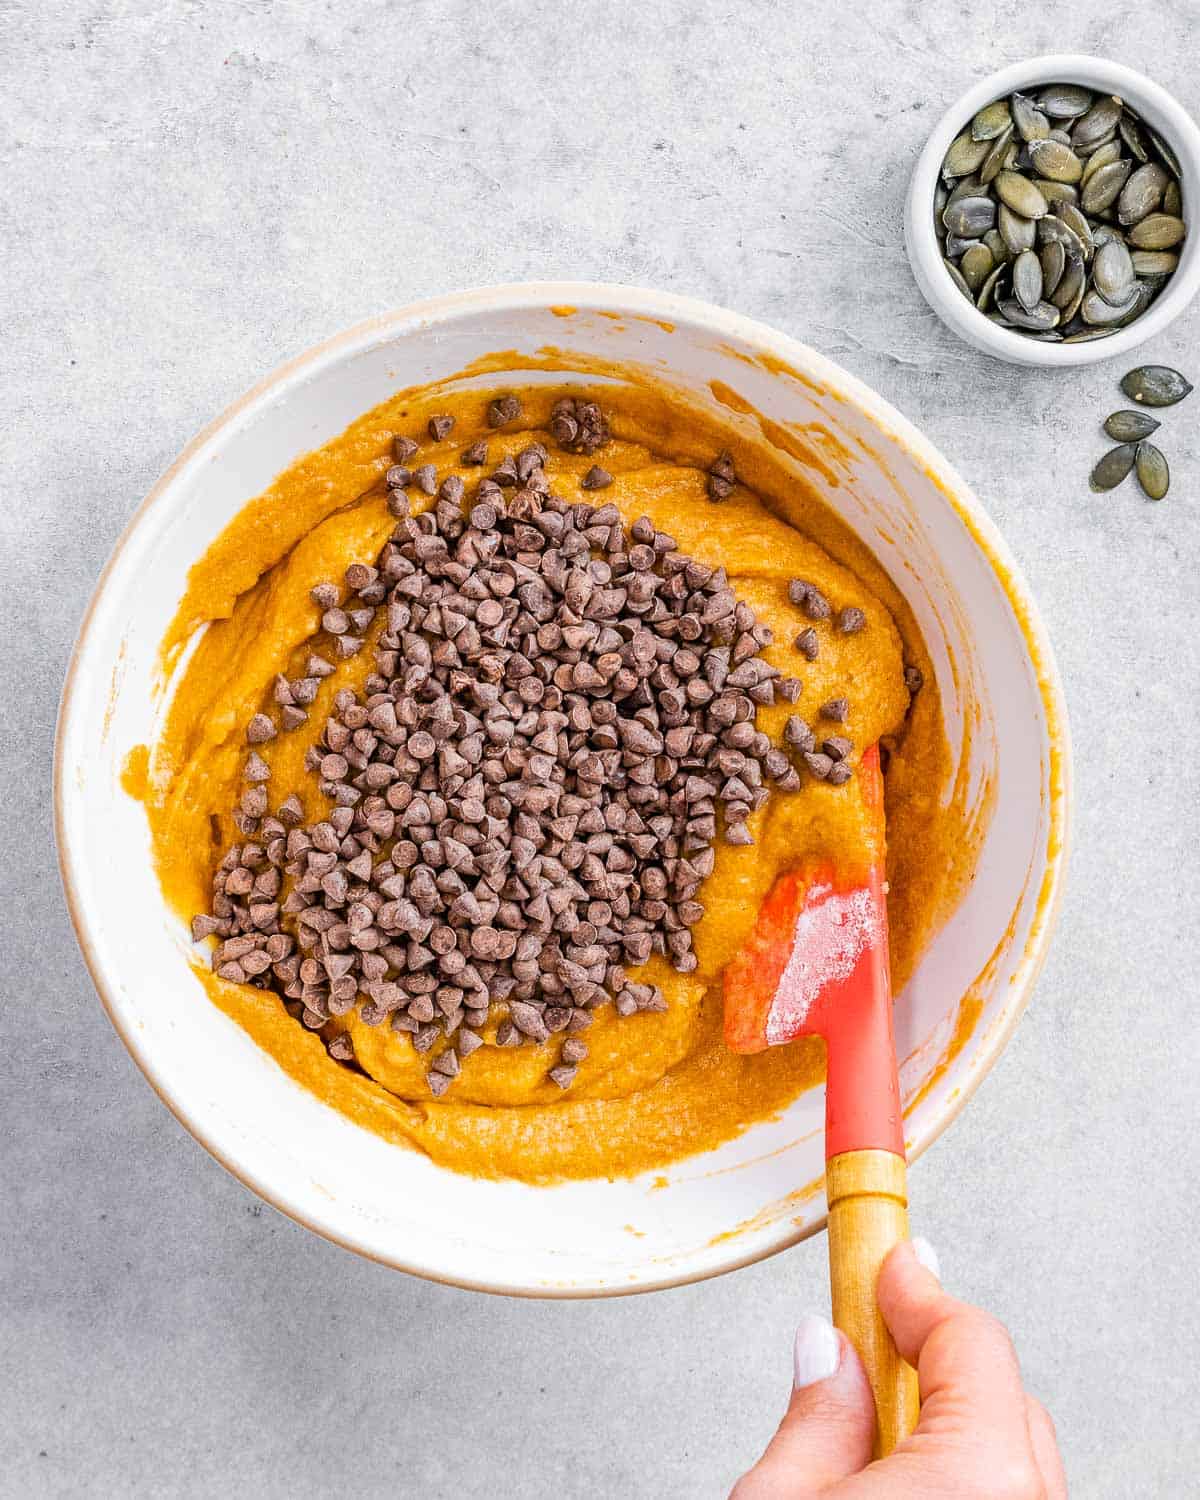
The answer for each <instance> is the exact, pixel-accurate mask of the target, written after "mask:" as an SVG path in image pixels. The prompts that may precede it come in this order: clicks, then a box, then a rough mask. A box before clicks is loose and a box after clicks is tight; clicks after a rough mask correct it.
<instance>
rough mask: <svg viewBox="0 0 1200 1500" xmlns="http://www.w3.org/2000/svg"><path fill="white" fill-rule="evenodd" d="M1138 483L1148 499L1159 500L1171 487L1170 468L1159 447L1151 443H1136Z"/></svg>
mask: <svg viewBox="0 0 1200 1500" xmlns="http://www.w3.org/2000/svg"><path fill="white" fill-rule="evenodd" d="M1135 462H1136V464H1137V477H1138V483H1139V484H1140V485H1141V487H1142V489H1143V490H1144V491H1145V492H1146V498H1147V499H1148V500H1161V499H1162V498H1163V497H1164V496H1165V495H1166V493H1167V491H1168V490H1169V489H1170V487H1171V470H1170V469H1169V468H1168V466H1167V460H1166V459H1165V458H1164V457H1163V454H1162V452H1161V450H1160V449H1158V448H1156V447H1155V446H1154V444H1153V443H1147V442H1141V443H1139V444H1138V445H1137V458H1136V460H1135Z"/></svg>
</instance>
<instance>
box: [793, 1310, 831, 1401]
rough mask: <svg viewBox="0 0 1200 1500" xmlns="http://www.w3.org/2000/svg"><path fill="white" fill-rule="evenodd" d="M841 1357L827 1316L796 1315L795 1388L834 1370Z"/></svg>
mask: <svg viewBox="0 0 1200 1500" xmlns="http://www.w3.org/2000/svg"><path fill="white" fill-rule="evenodd" d="M841 1358H842V1346H841V1344H840V1343H839V1342H838V1336H837V1333H836V1331H835V1329H834V1326H833V1324H832V1323H830V1322H829V1321H828V1319H826V1318H819V1317H817V1315H816V1314H815V1313H814V1314H812V1316H810V1317H807V1318H801V1319H800V1326H799V1328H797V1329H796V1373H795V1386H796V1389H797V1390H798V1391H802V1390H803V1389H804V1387H805V1386H806V1385H816V1383H817V1381H818V1380H828V1379H829V1377H830V1376H831V1375H833V1374H836V1372H837V1367H838V1365H839V1364H840V1363H841Z"/></svg>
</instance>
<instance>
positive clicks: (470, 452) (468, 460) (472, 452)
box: [459, 438, 488, 467]
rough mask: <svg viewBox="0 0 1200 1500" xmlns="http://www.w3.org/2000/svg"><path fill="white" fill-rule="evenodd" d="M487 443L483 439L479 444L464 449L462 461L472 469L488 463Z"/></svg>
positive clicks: (461, 456)
mask: <svg viewBox="0 0 1200 1500" xmlns="http://www.w3.org/2000/svg"><path fill="white" fill-rule="evenodd" d="M487 456H488V448H487V443H485V442H484V440H483V439H482V438H480V439H479V441H478V442H477V443H472V444H471V446H470V447H469V448H464V449H463V451H462V453H461V454H460V455H459V458H460V461H461V462H462V463H464V464H467V465H469V466H471V467H474V466H476V465H478V464H485V463H487Z"/></svg>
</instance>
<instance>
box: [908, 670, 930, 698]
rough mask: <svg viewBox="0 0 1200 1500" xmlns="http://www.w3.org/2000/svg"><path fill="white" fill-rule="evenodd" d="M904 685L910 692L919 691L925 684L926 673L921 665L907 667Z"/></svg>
mask: <svg viewBox="0 0 1200 1500" xmlns="http://www.w3.org/2000/svg"><path fill="white" fill-rule="evenodd" d="M904 686H905V687H906V688H907V689H908V691H909V692H910V693H919V692H920V691H921V689H922V688H923V687H924V686H925V674H924V673H923V672H922V671H921V669H920V667H905V669H904Z"/></svg>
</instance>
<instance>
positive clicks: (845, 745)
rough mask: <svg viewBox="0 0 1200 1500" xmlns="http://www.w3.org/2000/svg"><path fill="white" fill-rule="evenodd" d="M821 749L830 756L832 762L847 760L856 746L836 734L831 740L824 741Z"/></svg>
mask: <svg viewBox="0 0 1200 1500" xmlns="http://www.w3.org/2000/svg"><path fill="white" fill-rule="evenodd" d="M821 749H822V750H823V751H824V752H825V754H826V755H828V756H829V758H830V760H845V759H846V757H847V756H848V755H849V754H850V752H851V751H852V750H853V749H854V746H853V744H852V743H851V742H850V741H849V740H848V739H846V737H845V736H844V735H840V734H835V735H833V736H831V738H829V739H827V740H824V741H822V744H821Z"/></svg>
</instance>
